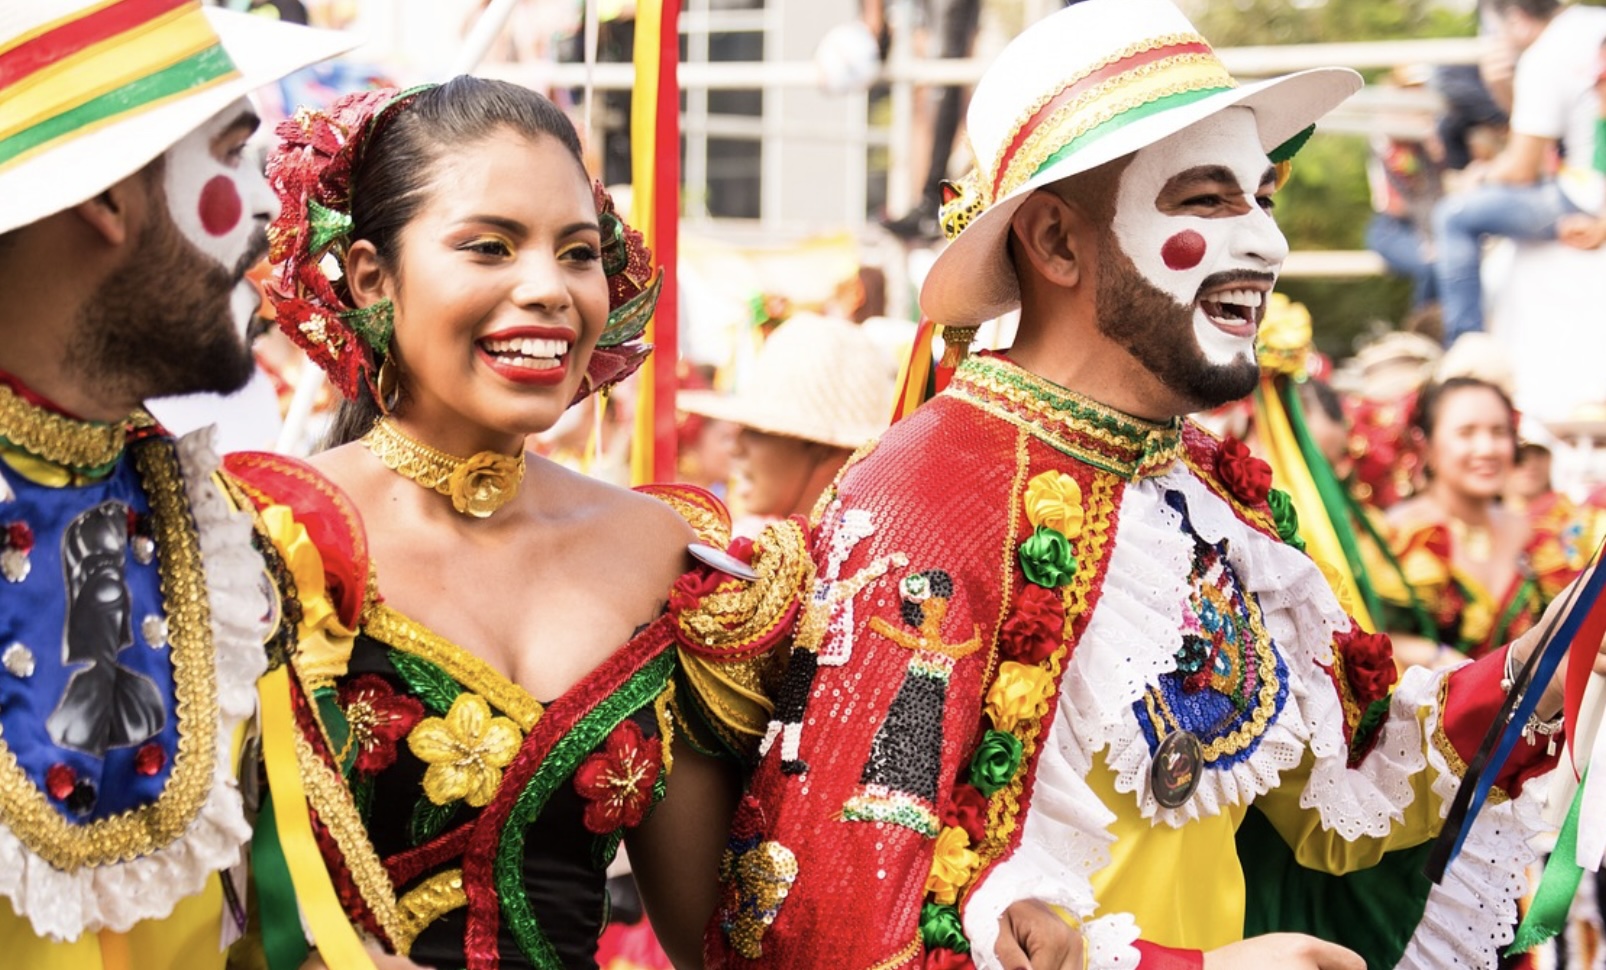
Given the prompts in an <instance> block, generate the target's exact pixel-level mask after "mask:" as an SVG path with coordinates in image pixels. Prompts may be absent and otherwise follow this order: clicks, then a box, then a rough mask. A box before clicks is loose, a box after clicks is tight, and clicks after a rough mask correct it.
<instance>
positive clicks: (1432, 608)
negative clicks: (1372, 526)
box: [1385, 377, 1582, 666]
mask: <svg viewBox="0 0 1606 970" xmlns="http://www.w3.org/2000/svg"><path fill="white" fill-rule="evenodd" d="M1412 434H1413V436H1414V438H1415V440H1416V443H1417V445H1418V446H1419V447H1420V448H1421V450H1422V453H1423V467H1424V469H1425V470H1426V474H1427V478H1428V485H1427V488H1426V489H1425V490H1424V491H1423V492H1422V494H1420V495H1418V496H1417V497H1415V498H1412V499H1408V500H1407V501H1405V502H1402V503H1400V504H1399V505H1396V506H1394V507H1393V508H1392V509H1390V510H1389V522H1390V525H1391V526H1392V527H1393V529H1394V536H1393V538H1392V540H1391V545H1392V546H1393V547H1394V553H1395V555H1396V556H1398V557H1399V560H1400V564H1401V567H1402V568H1403V570H1404V573H1405V578H1406V580H1407V581H1408V582H1409V583H1410V584H1411V586H1412V589H1413V590H1414V591H1415V593H1416V595H1417V597H1419V598H1420V600H1421V601H1422V603H1423V605H1424V606H1426V607H1427V610H1428V612H1429V613H1430V614H1431V615H1432V617H1433V620H1434V622H1435V623H1436V624H1437V626H1438V642H1437V643H1431V642H1424V641H1423V640H1422V638H1420V637H1415V636H1406V635H1403V634H1396V635H1395V637H1394V641H1395V655H1396V656H1397V657H1399V658H1400V660H1401V662H1402V663H1407V664H1412V663H1414V664H1422V665H1428V666H1434V665H1444V664H1454V663H1458V662H1460V661H1461V660H1462V658H1463V657H1464V656H1473V657H1481V656H1483V655H1484V654H1486V653H1488V652H1489V651H1490V650H1492V649H1494V648H1495V647H1498V646H1499V645H1500V644H1502V643H1505V642H1507V641H1508V640H1510V639H1511V638H1512V637H1515V636H1518V635H1520V634H1522V633H1524V632H1526V631H1527V630H1528V629H1529V628H1530V627H1532V626H1533V625H1534V624H1535V623H1536V622H1537V621H1538V619H1539V616H1540V614H1542V613H1543V612H1544V609H1545V607H1546V606H1547V605H1548V604H1549V603H1550V601H1551V600H1552V599H1554V598H1555V597H1556V596H1557V595H1558V594H1559V593H1560V592H1561V590H1562V589H1563V588H1564V587H1565V586H1566V585H1567V583H1569V582H1570V581H1572V579H1573V577H1574V576H1576V575H1577V573H1578V571H1579V569H1580V568H1581V567H1582V562H1581V561H1580V558H1581V556H1580V554H1581V552H1582V550H1579V549H1577V548H1575V545H1576V543H1575V542H1574V541H1573V540H1572V539H1571V538H1570V536H1569V533H1568V530H1567V529H1566V523H1564V522H1555V523H1547V522H1544V521H1537V522H1534V523H1530V522H1529V521H1528V519H1527V517H1526V516H1524V515H1522V514H1520V513H1518V512H1515V511H1512V510H1510V509H1509V508H1506V507H1504V506H1503V505H1501V504H1500V501H1499V499H1500V495H1501V493H1502V492H1503V491H1504V490H1505V486H1506V481H1507V479H1508V478H1509V477H1510V475H1511V471H1512V465H1513V463H1514V461H1515V458H1516V448H1517V434H1516V413H1515V411H1514V410H1513V409H1512V406H1511V401H1510V399H1509V398H1507V397H1506V394H1505V392H1504V391H1502V390H1501V389H1500V388H1498V387H1496V386H1495V385H1493V384H1489V383H1487V382H1485V381H1482V380H1478V379H1476V378H1471V377H1451V378H1449V379H1447V380H1444V381H1442V382H1440V383H1437V384H1433V385H1430V386H1429V387H1428V388H1427V389H1426V390H1424V391H1423V392H1422V395H1421V397H1420V398H1419V399H1418V402H1417V406H1416V413H1415V415H1414V416H1413V418H1412ZM1398 592H1399V594H1400V595H1399V596H1397V597H1395V598H1394V599H1393V601H1392V602H1388V603H1385V610H1386V611H1387V612H1388V613H1390V614H1391V616H1390V620H1391V621H1392V622H1391V626H1394V627H1396V628H1398V629H1409V628H1411V624H1410V622H1409V619H1408V617H1409V609H1408V608H1409V606H1410V602H1409V599H1408V596H1409V594H1408V593H1407V592H1406V591H1405V590H1400V591H1398ZM1385 599H1389V597H1388V596H1387V594H1385Z"/></svg>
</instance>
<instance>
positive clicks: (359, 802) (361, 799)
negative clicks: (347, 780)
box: [351, 775, 374, 825]
mask: <svg viewBox="0 0 1606 970" xmlns="http://www.w3.org/2000/svg"><path fill="white" fill-rule="evenodd" d="M351 801H352V803H353V804H354V805H356V806H357V815H358V817H359V818H361V819H362V824H364V825H367V824H368V823H369V822H370V821H372V820H373V815H374V780H373V779H372V778H369V777H366V776H363V775H359V776H357V778H356V779H354V780H353V781H352V782H351Z"/></svg>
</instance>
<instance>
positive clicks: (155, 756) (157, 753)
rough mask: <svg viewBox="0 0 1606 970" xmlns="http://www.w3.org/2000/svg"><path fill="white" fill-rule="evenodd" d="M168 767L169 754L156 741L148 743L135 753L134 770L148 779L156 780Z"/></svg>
mask: <svg viewBox="0 0 1606 970" xmlns="http://www.w3.org/2000/svg"><path fill="white" fill-rule="evenodd" d="M166 765H167V752H166V751H163V750H162V746H161V745H160V744H157V743H156V742H155V741H147V742H145V743H144V744H142V745H140V749H139V750H138V751H136V752H134V770H135V771H137V772H139V773H140V774H142V775H144V776H145V777H147V778H154V777H156V775H157V774H158V773H159V772H160V771H161V770H162V768H163V767H165V766H166Z"/></svg>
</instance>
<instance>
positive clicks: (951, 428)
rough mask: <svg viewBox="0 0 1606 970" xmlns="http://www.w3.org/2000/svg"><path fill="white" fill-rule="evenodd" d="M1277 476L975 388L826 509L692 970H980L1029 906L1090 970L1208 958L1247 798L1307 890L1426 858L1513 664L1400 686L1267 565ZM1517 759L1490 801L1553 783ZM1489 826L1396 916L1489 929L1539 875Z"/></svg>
mask: <svg viewBox="0 0 1606 970" xmlns="http://www.w3.org/2000/svg"><path fill="white" fill-rule="evenodd" d="M1270 484H1271V483H1270V471H1269V469H1267V468H1266V467H1265V466H1264V463H1261V462H1259V460H1258V459H1254V458H1253V457H1252V456H1250V455H1249V453H1248V452H1247V450H1246V449H1243V447H1242V445H1241V444H1239V443H1237V442H1234V441H1228V442H1220V441H1217V440H1216V439H1214V438H1211V437H1210V436H1208V435H1207V434H1206V433H1204V432H1203V431H1201V430H1199V429H1197V428H1195V427H1193V426H1191V425H1184V424H1181V423H1172V424H1169V425H1150V424H1146V423H1143V422H1140V421H1137V420H1136V419H1131V418H1128V417H1126V416H1124V415H1120V414H1118V413H1116V412H1113V411H1111V410H1109V409H1107V408H1103V407H1101V406H1099V405H1097V404H1096V403H1094V402H1092V401H1089V400H1087V399H1085V398H1081V397H1079V396H1077V395H1075V394H1073V393H1071V392H1069V391H1066V390H1065V389H1063V388H1058V387H1056V386H1054V385H1052V384H1049V383H1048V382H1045V381H1042V380H1041V379H1038V378H1036V377H1034V376H1033V375H1031V374H1029V373H1027V372H1025V371H1023V370H1021V369H1020V368H1018V367H1016V366H1014V365H1013V364H1011V363H1010V362H1008V361H1007V360H1006V359H1003V358H1001V357H996V356H983V357H980V358H973V359H971V360H970V361H967V362H966V363H965V364H963V365H962V366H961V368H960V370H959V372H958V373H957V375H956V376H955V379H954V381H953V384H952V385H951V386H950V387H949V389H948V390H947V391H946V392H945V393H944V394H942V395H940V396H939V397H938V398H936V399H935V400H933V401H932V402H930V403H929V404H927V405H926V406H925V407H923V408H921V409H920V410H919V411H917V412H916V413H915V414H914V415H913V416H911V417H910V418H908V419H907V420H905V421H903V422H901V423H900V424H899V425H898V426H896V427H895V428H893V429H892V430H891V431H890V432H889V433H888V434H887V435H886V436H885V438H883V439H882V440H881V442H880V443H879V444H878V445H876V446H874V448H873V450H871V451H869V452H868V453H866V454H862V455H860V456H858V457H857V458H856V460H855V461H854V463H852V464H851V465H850V466H849V468H848V469H847V470H846V471H845V472H844V474H843V475H842V477H841V478H840V479H839V481H838V484H837V485H836V486H835V487H834V488H833V489H832V490H831V491H830V492H828V493H827V494H826V496H825V497H824V498H823V499H822V501H821V504H820V505H819V506H818V507H817V509H816V513H815V519H816V520H817V523H816V524H817V532H816V533H815V535H814V561H815V577H814V583H813V594H812V596H811V597H810V598H809V600H808V601H807V602H806V603H805V604H804V608H803V610H802V611H801V614H800V616H799V618H798V621H797V625H796V630H795V643H794V649H793V653H792V658H791V661H790V665H789V667H788V668H787V671H786V675H785V678H784V680H783V682H782V683H781V685H780V689H779V692H778V695H777V697H776V713H775V719H774V720H773V721H772V722H771V723H770V725H769V729H768V734H767V736H766V738H765V741H764V746H763V749H762V759H761V761H760V763H759V765H758V768H757V771H756V774H755V775H754V777H753V779H752V782H751V785H750V788H749V792H748V795H747V796H746V797H745V798H744V800H743V803H742V805H741V806H740V807H739V809H738V812H737V817H736V820H735V823H734V828H733V832H732V835H731V841H730V847H729V851H728V852H727V854H726V858H725V862H724V866H723V872H722V876H723V879H724V895H723V901H722V904H721V907H720V910H719V912H718V913H717V914H716V916H715V919H714V920H713V922H712V923H711V924H710V927H709V930H708V934H707V937H706V949H707V957H708V964H709V966H711V967H731V968H743V970H746V968H757V967H775V968H792V967H796V968H804V967H807V968H815V967H841V968H864V970H869V968H889V970H890V968H908V967H964V966H969V965H971V964H972V962H974V964H976V965H978V966H982V967H988V966H997V965H998V963H997V961H996V960H995V959H994V958H993V947H994V945H995V942H996V935H997V933H998V917H999V915H1000V914H1001V913H1002V912H1003V910H1004V908H1005V907H1007V906H1008V905H1009V904H1010V903H1011V902H1013V901H1015V900H1017V899H1023V898H1038V899H1042V900H1044V901H1047V902H1050V903H1053V904H1057V905H1058V906H1060V907H1061V908H1062V909H1063V910H1064V912H1065V913H1066V915H1067V917H1068V918H1070V919H1072V920H1073V921H1076V922H1079V923H1080V924H1081V926H1082V928H1083V932H1084V936H1085V939H1086V941H1087V945H1088V947H1089V952H1090V964H1091V966H1092V967H1095V968H1100V967H1116V966H1120V967H1132V966H1136V965H1141V966H1142V967H1144V968H1152V967H1167V966H1197V965H1198V963H1199V961H1200V955H1199V951H1201V950H1205V949H1210V948H1213V947H1214V946H1218V945H1221V944H1223V943H1226V942H1230V941H1232V940H1233V939H1237V938H1238V937H1239V936H1240V935H1241V934H1242V933H1243V932H1244V926H1245V921H1246V919H1248V918H1249V917H1251V916H1253V914H1254V912H1255V911H1256V905H1257V904H1256V897H1255V893H1256V888H1255V886H1253V885H1250V886H1249V887H1248V889H1247V894H1246V888H1245V881H1246V873H1245V872H1244V871H1243V869H1244V868H1245V867H1244V866H1242V865H1240V863H1242V862H1243V861H1244V860H1243V859H1241V858H1240V852H1239V850H1238V849H1237V848H1236V847H1235V843H1234V836H1235V833H1236V830H1237V829H1238V828H1239V827H1240V825H1241V823H1242V822H1243V821H1244V819H1245V814H1246V812H1247V811H1248V807H1249V805H1250V804H1251V803H1254V805H1255V807H1256V808H1257V809H1262V810H1263V811H1264V813H1265V815H1266V816H1267V817H1268V818H1270V819H1271V820H1272V822H1273V823H1274V824H1276V825H1277V826H1278V827H1279V829H1280V830H1281V829H1282V828H1283V827H1284V826H1285V825H1286V826H1287V827H1288V829H1287V831H1286V832H1285V833H1284V834H1285V838H1289V839H1290V846H1291V847H1292V848H1293V850H1294V851H1295V854H1296V855H1297V856H1298V858H1299V861H1300V863H1302V864H1305V865H1313V866H1317V867H1322V868H1325V869H1327V870H1329V871H1342V870H1344V869H1348V868H1359V867H1365V866H1370V865H1373V864H1375V863H1377V862H1378V861H1379V859H1380V858H1382V857H1384V856H1385V855H1386V854H1387V853H1389V852H1391V851H1393V850H1395V849H1400V848H1403V847H1406V846H1420V845H1421V844H1422V843H1423V842H1424V841H1425V840H1426V839H1427V838H1429V837H1430V836H1431V835H1432V834H1433V833H1434V832H1435V831H1436V829H1437V826H1438V818H1439V813H1438V812H1437V811H1430V810H1429V809H1430V808H1431V807H1434V806H1437V805H1440V804H1442V803H1443V802H1444V800H1445V799H1446V798H1448V797H1449V794H1450V793H1453V791H1454V788H1455V786H1456V785H1457V783H1458V780H1459V774H1460V772H1461V771H1462V770H1464V763H1463V762H1464V760H1465V757H1466V755H1468V754H1470V752H1471V750H1472V749H1473V748H1474V747H1475V746H1476V743H1477V741H1478V739H1479V738H1481V736H1482V734H1483V730H1484V728H1485V726H1486V725H1487V724H1488V722H1489V721H1490V720H1491V718H1492V713H1493V711H1494V709H1495V708H1496V707H1497V706H1498V704H1499V702H1500V700H1501V699H1502V698H1501V693H1500V690H1499V686H1498V684H1499V677H1500V670H1499V663H1500V660H1501V659H1502V658H1501V657H1500V656H1499V655H1496V656H1495V657H1494V658H1493V659H1492V660H1491V661H1488V662H1485V663H1479V664H1473V665H1470V666H1467V667H1464V668H1462V669H1461V670H1460V671H1458V672H1456V673H1455V674H1452V675H1450V676H1448V677H1445V676H1443V675H1433V674H1429V673H1427V672H1421V673H1420V674H1413V675H1408V676H1407V678H1406V680H1405V681H1404V682H1403V683H1401V684H1400V686H1399V687H1398V689H1396V690H1394V691H1392V692H1391V691H1390V689H1389V688H1390V687H1391V685H1392V684H1393V680H1394V667H1393V663H1392V660H1391V659H1390V651H1389V648H1388V644H1387V641H1386V638H1382V637H1376V636H1370V635H1367V634H1364V633H1362V632H1361V631H1359V630H1358V629H1357V628H1355V626H1354V625H1353V623H1352V621H1350V619H1349V618H1348V617H1347V616H1346V615H1345V613H1344V611H1343V610H1342V609H1341V608H1340V606H1339V605H1338V604H1337V603H1336V602H1335V600H1334V598H1333V595H1332V593H1331V591H1330V590H1329V589H1328V587H1327V586H1326V584H1325V582H1324V581H1323V579H1322V578H1321V573H1320V572H1319V570H1318V569H1317V568H1316V567H1315V565H1314V564H1312V563H1311V561H1310V560H1309V559H1308V558H1306V557H1305V556H1304V555H1303V554H1302V553H1300V552H1298V551H1296V550H1295V549H1293V548H1292V547H1290V546H1288V545H1286V544H1285V543H1283V542H1282V540H1281V539H1280V538H1279V535H1291V534H1293V530H1294V529H1295V525H1294V523H1293V522H1292V512H1291V509H1290V503H1288V502H1286V501H1285V499H1286V496H1280V494H1279V493H1276V492H1275V491H1274V490H1271V489H1270V488H1269V486H1270ZM1369 714H1370V716H1368V715H1369ZM1519 760H1520V762H1521V763H1520V764H1513V765H1512V766H1510V767H1509V769H1508V771H1507V772H1506V773H1505V774H1504V775H1503V776H1502V777H1501V778H1500V779H1499V781H1500V782H1501V783H1502V784H1503V785H1505V786H1506V787H1507V790H1508V791H1515V790H1517V789H1519V788H1520V781H1521V780H1522V779H1523V778H1524V777H1526V776H1527V775H1528V774H1531V773H1532V772H1534V771H1536V770H1538V769H1539V768H1541V767H1543V766H1544V765H1545V764H1547V762H1546V759H1545V756H1544V753H1543V749H1542V747H1541V748H1531V749H1524V750H1523V751H1521V752H1520V758H1519ZM1502 810H1503V811H1505V812H1507V813H1509V812H1511V811H1512V806H1511V805H1510V803H1503V808H1502ZM1485 817H1486V819H1488V818H1490V816H1489V813H1487V812H1486V813H1485ZM1502 818H1503V821H1501V822H1499V823H1495V824H1492V825H1491V826H1488V827H1485V831H1484V832H1483V833H1482V835H1481V836H1480V835H1479V834H1478V833H1477V832H1475V833H1474V837H1473V838H1471V839H1469V841H1468V846H1469V848H1468V849H1467V850H1466V852H1465V853H1464V854H1463V862H1462V863H1458V865H1457V867H1455V868H1453V869H1452V871H1451V876H1450V881H1451V882H1457V883H1458V884H1457V885H1454V886H1449V887H1445V888H1442V889H1438V890H1435V891H1434V894H1433V896H1432V897H1431V898H1429V899H1420V898H1418V899H1416V900H1415V901H1414V906H1415V911H1414V914H1412V913H1409V912H1407V914H1406V915H1407V916H1408V917H1412V921H1413V923H1414V922H1415V918H1418V917H1420V916H1421V914H1422V913H1423V912H1424V908H1425V907H1432V906H1435V905H1437V906H1441V907H1443V908H1444V909H1445V910H1446V912H1445V915H1449V916H1453V917H1459V916H1465V915H1467V911H1466V910H1464V909H1462V908H1460V907H1462V905H1463V902H1464V901H1465V900H1473V901H1474V902H1473V903H1471V904H1468V905H1472V906H1473V908H1474V909H1476V908H1477V907H1478V906H1486V907H1487V910H1486V911H1485V912H1483V913H1482V914H1481V915H1475V916H1474V917H1473V918H1475V919H1479V920H1482V921H1485V922H1489V923H1490V925H1491V927H1492V928H1495V932H1493V933H1492V934H1491V940H1492V939H1494V938H1497V937H1498V935H1499V934H1498V929H1499V928H1503V927H1504V926H1505V925H1506V924H1505V923H1503V922H1501V918H1500V917H1498V916H1494V915H1492V914H1494V913H1495V912H1497V911H1498V910H1499V909H1500V908H1501V907H1506V908H1510V906H1511V904H1512V902H1513V899H1514V896H1515V895H1516V893H1517V892H1518V891H1519V890H1520V888H1521V880H1520V876H1519V874H1518V873H1520V864H1521V860H1522V858H1525V856H1526V851H1525V849H1524V847H1523V846H1522V844H1521V839H1520V837H1518V836H1519V835H1520V832H1519V828H1520V827H1519V826H1516V825H1511V824H1504V822H1505V821H1509V818H1508V817H1502ZM1482 824H1483V823H1482V822H1480V825H1482ZM1502 825H1503V830H1502V837H1496V836H1494V835H1493V834H1492V832H1493V829H1494V828H1500V827H1501V826H1502ZM1268 831H1269V829H1268ZM1123 877H1124V878H1123ZM1235 887H1236V888H1235ZM1246 908H1247V909H1248V912H1247V913H1246ZM1250 922H1251V925H1254V921H1253V920H1250ZM1432 922H1433V920H1431V919H1428V920H1423V925H1424V926H1425V927H1426V926H1428V924H1429V923H1432ZM1445 925H1451V923H1446V924H1445ZM1461 935H1464V934H1461ZM1456 937H1457V934H1454V933H1451V932H1448V931H1446V932H1442V933H1440V934H1438V935H1437V936H1436V935H1435V934H1434V933H1433V932H1428V933H1425V934H1418V938H1417V939H1414V940H1412V941H1411V944H1410V945H1411V946H1413V947H1416V948H1417V950H1416V951H1412V952H1414V953H1418V960H1419V962H1418V964H1417V965H1421V966H1432V965H1439V966H1443V965H1447V964H1446V963H1437V964H1435V963H1434V962H1433V961H1434V960H1439V959H1446V958H1447V956H1448V954H1447V951H1448V950H1450V949H1457V950H1458V952H1459V953H1460V954H1461V957H1460V958H1464V959H1465V960H1466V962H1467V964H1468V965H1480V964H1482V963H1486V962H1490V961H1492V959H1493V949H1494V942H1491V941H1490V940H1483V939H1472V940H1465V939H1457V938H1456ZM1410 955H1411V954H1410V953H1408V954H1407V957H1410ZM1139 961H1141V964H1140V963H1139ZM1404 965H1410V962H1409V960H1406V961H1404ZM1490 965H1492V963H1490Z"/></svg>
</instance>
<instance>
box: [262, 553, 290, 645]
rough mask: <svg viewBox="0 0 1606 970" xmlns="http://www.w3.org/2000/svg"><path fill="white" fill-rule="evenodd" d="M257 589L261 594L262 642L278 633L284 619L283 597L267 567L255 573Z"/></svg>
mask: <svg viewBox="0 0 1606 970" xmlns="http://www.w3.org/2000/svg"><path fill="white" fill-rule="evenodd" d="M257 591H258V592H260V593H261V594H262V617H261V619H260V622H261V624H262V629H263V631H264V632H263V634H262V642H263V643H269V642H272V640H273V639H274V638H275V637H277V636H278V635H279V624H280V623H281V622H282V621H283V620H284V599H283V597H282V596H281V594H280V593H279V584H278V583H276V582H274V580H273V576H272V574H270V573H269V572H268V571H267V569H263V570H262V572H260V573H258V574H257Z"/></svg>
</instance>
